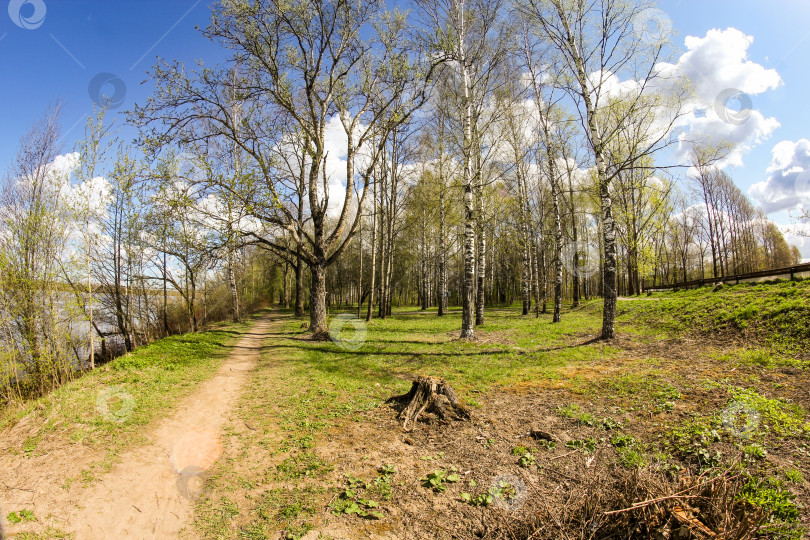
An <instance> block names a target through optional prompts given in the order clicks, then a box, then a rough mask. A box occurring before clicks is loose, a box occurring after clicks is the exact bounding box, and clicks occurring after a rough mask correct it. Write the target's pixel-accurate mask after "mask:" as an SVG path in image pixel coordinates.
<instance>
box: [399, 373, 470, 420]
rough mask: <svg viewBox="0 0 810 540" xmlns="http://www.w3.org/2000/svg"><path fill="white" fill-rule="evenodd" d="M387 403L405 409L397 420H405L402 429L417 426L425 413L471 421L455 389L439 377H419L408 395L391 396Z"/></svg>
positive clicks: (444, 418) (468, 412)
mask: <svg viewBox="0 0 810 540" xmlns="http://www.w3.org/2000/svg"><path fill="white" fill-rule="evenodd" d="M385 402H386V403H399V404H400V405H405V407H404V408H403V409H402V410H401V411H400V412H399V415H398V416H397V419H399V420H403V424H402V429H404V430H405V431H409V430H408V424H415V423H416V421H417V420H418V419H419V416H420V415H421V414H422V413H423V412H426V411H427V412H429V413H433V414H435V415H436V416H438V417H439V418H440V419H442V420H445V421H446V420H449V419H456V420H469V418H470V411H469V410H468V409H467V407H465V406H464V405H463V404H462V403H461V400H460V399H458V396H456V393H455V391H454V390H453V388H452V387H451V386H450V385H449V384H447V383H446V382H445V381H444V379H440V378H438V377H419V378H417V379H416V380H415V381H413V384H412V385H411V389H410V391H409V392H408V393H407V394H402V395H399V396H391V397H390V398H388V399H387V400H385Z"/></svg>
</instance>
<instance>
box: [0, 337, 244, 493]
mask: <svg viewBox="0 0 810 540" xmlns="http://www.w3.org/2000/svg"><path fill="white" fill-rule="evenodd" d="M249 327H250V323H249V322H246V323H242V324H221V325H218V326H216V327H214V328H212V329H210V330H207V331H204V332H199V333H196V334H184V335H177V336H171V337H168V338H165V339H162V340H159V341H155V342H153V343H151V344H149V345H145V346H143V347H139V348H137V349H136V350H135V351H133V352H131V353H128V354H125V355H123V356H121V357H119V358H116V359H114V360H112V361H111V362H109V363H108V364H105V365H103V366H99V367H98V368H97V369H95V370H94V371H92V372H89V373H86V374H85V375H84V376H82V377H80V378H78V379H75V380H73V381H70V382H68V383H67V384H65V385H63V386H61V387H59V388H57V389H56V390H54V391H53V392H51V393H50V394H48V395H46V396H43V397H41V398H38V399H36V400H33V401H30V402H28V403H24V404H18V405H16V406H15V407H9V408H6V409H5V410H4V411H2V412H0V429H10V428H12V427H13V426H14V425H15V424H17V423H18V422H20V421H23V420H25V422H26V423H27V424H30V425H32V426H35V429H34V430H33V433H32V434H31V435H29V436H28V437H27V438H26V439H25V440H24V441H23V442H22V444H21V445H19V446H18V447H17V448H16V449H13V450H12V452H15V453H21V454H24V455H25V456H28V457H31V456H35V455H38V454H40V453H41V452H43V451H47V448H48V447H49V446H48V445H49V444H54V443H59V442H60V441H61V442H62V443H65V442H66V443H68V444H82V445H85V446H89V447H91V448H94V449H102V450H103V451H104V452H103V454H102V455H103V457H102V458H101V459H100V460H99V461H98V462H97V463H94V464H93V470H94V471H95V472H98V471H104V470H107V469H108V468H109V467H110V466H111V464H112V463H114V461H115V459H116V456H117V455H118V454H119V453H120V452H121V451H123V450H124V449H126V448H128V447H130V446H132V445H135V444H139V443H142V442H143V427H144V426H146V425H147V424H149V423H151V422H152V421H154V420H156V419H158V418H161V417H163V416H165V415H166V414H167V413H168V411H170V410H171V409H172V408H173V407H174V406H175V405H176V404H177V402H178V401H180V400H181V399H182V398H184V397H185V396H187V395H188V394H190V393H191V392H192V391H193V390H194V389H195V388H196V386H197V385H198V384H199V383H200V382H202V381H204V380H207V379H208V378H210V377H211V376H212V375H213V373H214V372H215V371H216V370H217V369H218V368H219V366H220V365H221V364H222V362H223V360H224V359H225V358H226V357H227V355H228V354H229V352H230V350H231V347H232V345H233V344H234V342H235V341H236V339H237V338H239V337H240V336H241V335H242V334H243V333H244V332H245V331H246V330H247V329H248V328H249ZM57 439H59V440H57ZM43 446H44V449H43ZM95 476H96V475H95V474H94V472H93V471H87V470H86V471H84V472H83V473H82V477H81V478H80V479H81V480H83V481H85V482H87V481H92V480H93V479H94V478H95ZM72 481H73V480H72V479H68V483H70V482H72Z"/></svg>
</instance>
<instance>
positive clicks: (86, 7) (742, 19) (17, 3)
mask: <svg viewBox="0 0 810 540" xmlns="http://www.w3.org/2000/svg"><path fill="white" fill-rule="evenodd" d="M209 3H210V0H10V1H9V0H0V5H2V7H3V8H4V9H2V10H0V73H2V77H3V78H2V84H0V172H2V171H3V170H5V166H6V165H7V164H8V163H9V161H10V160H11V159H12V157H13V155H14V153H15V151H16V148H17V143H18V140H19V137H20V135H21V134H22V133H23V132H24V130H25V129H26V128H27V127H28V126H29V125H30V124H31V122H32V121H33V120H34V119H36V118H37V117H39V116H40V115H42V113H43V112H44V111H45V109H46V108H47V107H48V105H49V103H53V102H54V101H56V100H57V99H61V100H62V101H63V103H64V105H65V108H64V116H63V119H62V126H63V133H64V137H63V144H64V151H69V150H72V149H73V146H74V144H75V141H76V139H77V138H78V137H80V136H81V135H82V129H83V121H84V118H85V117H86V115H87V114H88V113H89V112H90V111H91V110H92V104H93V102H92V99H91V96H90V95H89V86H91V81H93V79H94V78H95V77H97V76H100V74H105V73H106V74H109V75H104V76H101V79H97V85H96V86H98V81H99V80H104V79H105V78H106V79H107V80H108V83H107V84H103V85H102V86H101V88H102V89H103V90H104V91H106V92H107V93H112V92H113V91H114V90H115V89H116V88H119V90H120V88H122V87H125V89H126V95H125V97H123V99H122V102H121V104H120V106H119V107H118V108H117V109H116V111H117V112H120V111H123V110H125V109H127V108H129V107H132V106H133V104H134V103H136V102H138V103H143V101H144V100H145V99H146V97H147V96H148V95H149V93H150V85H149V83H148V82H147V83H145V84H141V83H142V81H144V79H146V71H147V70H148V69H149V68H150V66H151V65H152V64H153V63H154V62H155V58H156V57H157V56H161V57H165V58H170V59H178V60H182V61H185V62H192V61H194V60H195V59H202V60H204V61H205V62H207V63H216V62H218V61H220V60H222V59H223V58H224V56H225V53H224V52H223V51H222V50H220V49H219V48H218V47H216V46H215V45H214V44H213V43H211V42H210V41H209V40H207V39H206V38H204V37H203V36H202V35H201V34H200V32H198V31H197V30H196V29H195V27H197V26H199V27H204V26H205V25H206V24H207V22H208V16H209ZM7 5H8V6H7ZM43 6H44V10H43ZM6 7H8V9H5V8H6ZM659 7H660V9H661V10H662V12H663V13H665V14H666V16H667V17H669V19H671V22H672V28H673V30H674V32H675V33H676V37H675V39H674V41H673V44H674V45H675V46H677V47H678V49H679V50H680V51H685V50H687V49H688V48H687V47H686V46H685V45H684V40H685V38H686V36H696V37H698V38H704V37H705V36H706V35H707V32H709V31H710V30H711V29H718V30H721V31H725V30H726V29H727V28H735V29H737V30H739V31H741V32H742V34H744V35H745V36H750V37H751V38H753V42H752V43H750V44H749V45H748V46H747V49H745V50H743V54H744V55H746V57H745V58H740V59H737V60H738V61H737V60H735V62H737V64H738V65H737V70H738V71H740V70H746V69H747V70H748V71H749V72H751V73H754V75H751V76H750V77H749V79H748V84H749V86H750V85H753V86H750V88H756V87H757V86H756V81H755V80H754V79H756V78H757V77H758V76H759V75H757V73H760V72H764V71H767V70H775V72H776V73H778V77H779V78H780V79H781V84H779V85H773V84H771V85H770V86H768V85H765V86H767V88H765V89H759V90H757V91H756V92H750V97H751V102H752V105H753V109H754V110H756V111H758V112H759V113H761V116H759V117H757V118H761V119H766V120H768V119H773V121H772V122H771V123H770V124H767V122H765V121H763V122H765V123H763V126H765V125H766V124H767V125H769V126H770V127H762V128H761V130H760V131H759V132H758V133H760V135H763V136H762V137H759V139H760V140H755V139H757V137H755V136H754V135H750V134H749V135H750V137H749V139H747V143H746V144H745V145H744V146H746V147H747V148H745V149H743V150H742V151H741V153H740V158H739V160H738V162H737V163H736V164H735V165H733V166H729V168H728V169H727V170H728V172H729V173H730V174H731V175H732V177H733V178H734V179H735V181H736V182H737V184H738V185H739V186H740V187H741V188H742V189H743V191H745V192H747V193H753V194H754V195H755V197H754V200H755V202H758V203H760V204H763V205H764V207H765V208H766V209H768V210H769V211H770V216H771V217H772V218H773V219H774V220H775V221H776V222H777V223H780V224H783V225H787V224H789V222H790V219H789V217H788V214H787V212H786V211H785V206H786V204H787V203H785V202H784V201H786V200H787V199H785V198H784V197H783V195H782V194H781V192H779V193H777V192H778V191H779V190H780V189H782V188H781V187H780V186H782V184H784V183H785V179H787V178H788V177H789V175H790V171H794V170H796V168H795V167H793V168H791V164H793V165H796V164H797V163H798V164H800V165H801V163H802V159H804V157H805V156H804V154H801V155H800V152H799V148H800V145H799V144H798V142H799V141H800V140H801V139H803V138H804V139H810V107H808V106H807V100H808V92H807V89H808V88H810V70H808V69H807V68H808V60H807V51H808V50H810V25H808V22H810V1H808V0H774V1H771V2H764V1H762V0H734V1H732V0H669V1H662V2H660V3H659ZM9 12H12V13H11V14H10V13H9ZM12 14H13V15H15V16H16V20H14V19H13V18H12V16H11V15H12ZM20 15H21V17H20ZM15 23H16V24H15ZM20 25H22V26H31V27H32V28H23V27H21V26H20ZM729 36H731V34H730V33H724V34H722V35H720V36H719V37H718V40H719V41H717V42H716V43H715V45H717V43H720V45H721V46H722V43H723V39H726V38H728V37H729ZM715 37H717V36H715ZM678 54H679V53H676V59H677V57H678ZM732 56H733V55H732ZM723 61H726V62H728V61H729V60H728V58H726V59H725V60H723ZM723 61H718V64H717V65H716V66H715V65H712V64H708V68H707V67H706V66H704V67H703V69H707V70H708V71H710V72H711V76H715V75H716V76H718V77H721V76H722V74H723V72H724V70H725V67H724V66H723V64H722V62H723ZM752 65H753V67H752ZM757 66H759V67H757ZM749 68H750V69H749ZM755 68H756V69H759V71H756V69H755ZM752 70H753V71H752ZM718 74H719V75H718ZM760 75H761V73H760ZM771 80H773V75H771ZM732 82H733V81H732ZM717 84H720V85H721V86H722V81H721V82H717V81H715V86H716V85H717ZM729 84H731V82H730V83H729ZM116 85H117V86H116ZM774 86H775V87H774ZM742 90H744V91H746V92H748V90H746V89H742ZM776 122H778V124H779V126H778V127H774V126H775V124H776ZM747 127H748V128H750V129H749V131H751V133H753V132H754V131H755V129H754V128H752V127H751V124H749V125H748V126H747ZM755 127H756V126H755ZM740 129H743V128H740ZM756 129H759V128H756ZM122 135H123V136H124V137H125V138H131V137H132V136H133V135H134V134H133V133H132V132H131V131H125V132H124V133H123V134H122ZM781 141H787V142H788V143H789V144H784V145H782V146H780V155H781V156H782V162H783V163H781V165H782V168H781V169H779V167H777V169H779V170H776V172H774V170H771V171H769V170H768V168H769V166H770V165H771V161H772V157H773V156H772V152H773V150H774V147H775V146H776V145H777V143H780V142H781ZM801 148H804V147H801ZM807 154H808V156H807V159H810V143H808V147H807ZM791 160H792V161H791ZM806 170H808V171H810V162H808V163H807V169H806ZM769 176H770V177H772V178H769ZM758 183H759V184H760V185H759V187H756V188H754V189H753V191H752V186H755V185H756V184H758ZM782 187H784V186H782ZM774 193H777V194H776V195H774ZM757 196H758V198H757ZM785 197H787V195H785ZM808 202H810V201H808ZM794 213H795V211H794ZM789 240H791V241H795V242H796V243H801V242H802V240H801V239H798V238H796V239H794V238H793V237H789ZM802 250H803V253H804V256H805V257H810V242H808V243H807V245H805V246H802Z"/></svg>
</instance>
